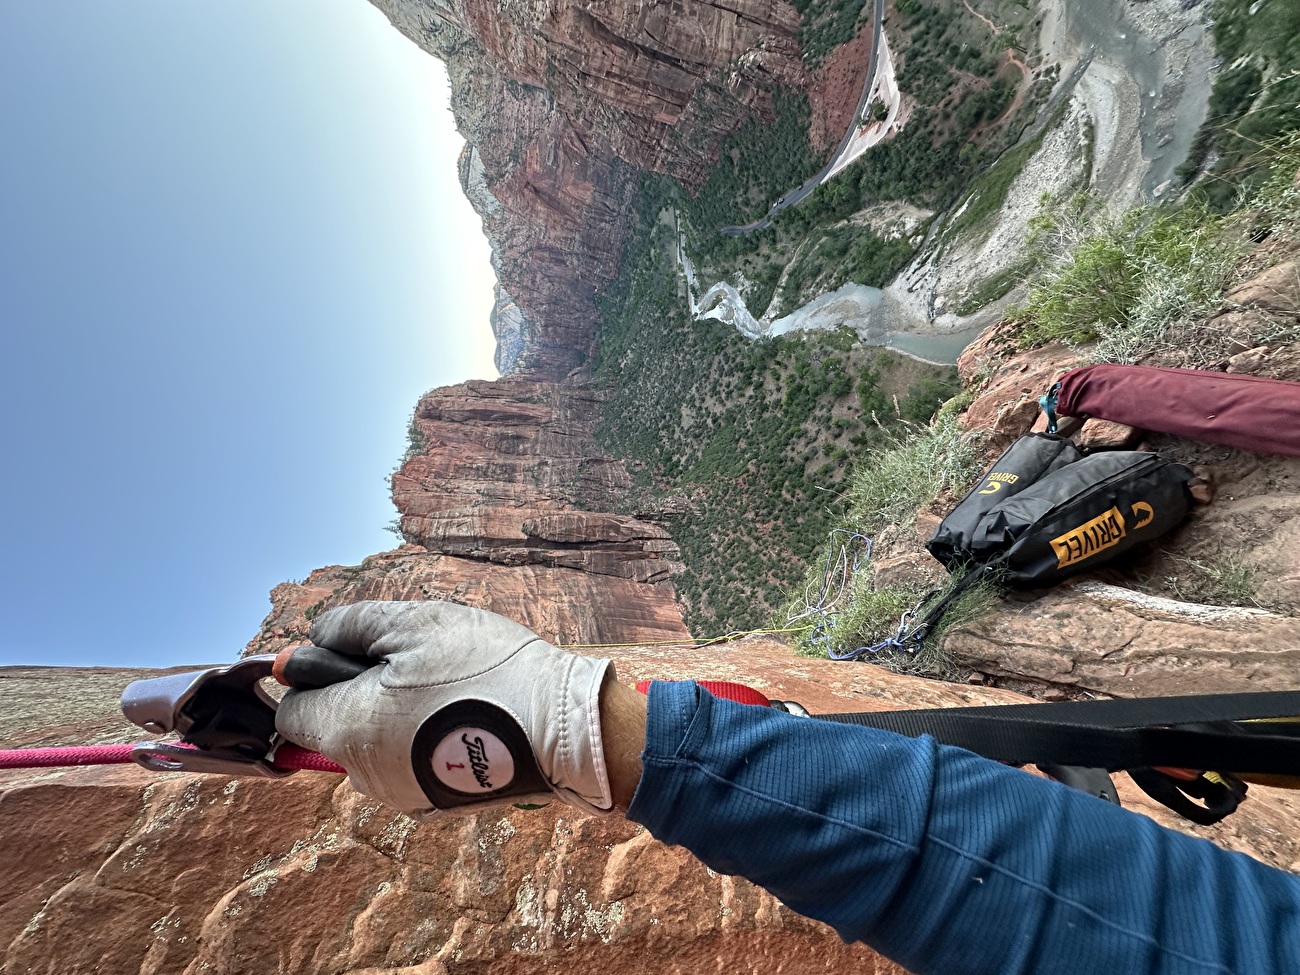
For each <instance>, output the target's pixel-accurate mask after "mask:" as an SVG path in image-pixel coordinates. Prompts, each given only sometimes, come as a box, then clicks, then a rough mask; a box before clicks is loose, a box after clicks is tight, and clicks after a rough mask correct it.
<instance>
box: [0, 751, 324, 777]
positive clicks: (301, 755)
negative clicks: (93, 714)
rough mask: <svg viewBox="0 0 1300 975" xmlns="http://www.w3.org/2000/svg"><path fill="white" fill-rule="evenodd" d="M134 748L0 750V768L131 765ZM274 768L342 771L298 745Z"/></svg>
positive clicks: (282, 755) (278, 759)
mask: <svg viewBox="0 0 1300 975" xmlns="http://www.w3.org/2000/svg"><path fill="white" fill-rule="evenodd" d="M134 747H135V746H134V745H73V746H70V747H67V748H9V749H0V769H6V768H62V767H65V766H71V765H129V764H131V762H132V758H131V749H132V748H134ZM274 765H275V767H276V768H281V769H294V770H297V769H302V770H306V771H309V772H343V773H346V771H347V770H346V769H345V768H343V766H342V765H339V764H337V763H335V762H331V761H330V760H329V759H328V758H326V757H325V756H324V755H322V754H321V753H320V752H313V751H308V750H307V749H306V748H299V747H298V746H297V745H290V744H284V745H281V746H280V748H279V749H278V750H277V751H276V754H275V762H274Z"/></svg>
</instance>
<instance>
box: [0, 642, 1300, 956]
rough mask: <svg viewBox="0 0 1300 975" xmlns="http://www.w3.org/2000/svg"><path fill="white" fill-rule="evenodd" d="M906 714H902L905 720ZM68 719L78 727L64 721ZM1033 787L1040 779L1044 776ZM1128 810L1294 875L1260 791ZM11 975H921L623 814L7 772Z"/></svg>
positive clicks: (802, 686) (815, 680) (842, 700)
mask: <svg viewBox="0 0 1300 975" xmlns="http://www.w3.org/2000/svg"><path fill="white" fill-rule="evenodd" d="M613 655H614V657H615V661H616V663H617V665H618V668H619V672H620V674H621V675H623V677H624V678H625V679H630V678H632V677H648V678H667V679H676V678H682V677H686V676H691V675H706V676H714V677H720V678H723V679H730V680H741V681H745V682H748V683H751V684H753V685H754V686H757V687H760V688H762V689H764V690H766V691H767V692H768V693H769V694H771V695H772V696H775V697H780V698H785V699H793V700H799V701H801V702H802V703H804V704H805V705H807V706H808V707H810V708H812V709H814V710H817V711H843V710H859V709H866V710H870V709H873V708H878V707H882V706H893V707H952V706H960V705H963V704H984V703H989V704H992V703H1000V702H1010V701H1014V700H1018V699H1019V698H1018V697H1017V696H1016V695H1014V694H1011V693H1009V692H1007V691H999V690H995V689H992V688H984V687H974V688H972V687H964V686H960V685H952V684H937V683H933V682H929V681H924V680H920V679H917V678H912V677H903V676H899V675H896V674H892V673H890V672H888V671H886V670H884V669H883V668H880V667H868V666H847V665H843V664H836V663H833V662H831V661H828V660H808V659H801V658H797V657H793V656H791V655H790V653H789V651H788V650H786V649H785V648H783V647H780V646H778V645H776V644H773V643H772V642H770V641H762V640H749V641H746V642H745V643H743V644H737V645H733V646H731V647H729V648H722V649H713V650H709V651H704V652H701V651H695V650H692V651H686V652H683V651H664V650H658V649H654V648H645V649H641V650H618V651H614V654H613ZM82 676H83V675H82V673H81V672H79V671H66V672H62V673H61V674H60V681H59V684H54V682H51V681H49V680H45V679H44V675H43V674H42V673H41V671H40V669H39V668H33V669H31V670H22V669H17V668H15V669H12V670H11V671H10V672H9V673H8V674H6V675H5V677H6V686H7V689H8V691H9V696H8V698H7V702H8V709H9V712H10V713H11V715H12V717H13V719H14V721H13V724H14V726H15V727H21V726H26V727H32V726H33V723H34V722H40V723H44V722H48V721H49V719H50V715H51V710H50V708H51V707H54V708H56V709H57V708H59V707H64V706H66V703H67V698H66V695H65V694H63V693H61V692H60V691H59V690H58V688H59V686H60V685H65V684H66V682H67V681H69V680H80V679H82ZM84 676H85V678H86V679H87V680H89V681H90V686H92V687H97V688H99V692H98V693H92V692H87V693H86V694H84V695H82V696H81V698H80V700H79V702H78V710H77V713H75V714H73V713H65V714H63V715H61V716H60V717H59V718H58V719H57V720H60V721H65V722H67V723H66V724H63V725H61V726H58V727H54V728H48V727H47V728H44V729H43V730H42V731H40V732H39V733H28V734H27V735H26V736H25V737H24V736H23V735H21V734H18V735H17V737H16V738H15V743H35V742H37V741H42V742H59V741H66V740H69V739H72V740H82V741H84V740H87V739H98V740H128V741H129V740H136V739H137V738H138V737H139V734H138V732H136V731H135V730H134V729H131V728H130V727H128V726H126V725H125V723H124V721H123V719H122V718H121V716H120V715H117V714H115V713H114V712H115V700H114V699H115V689H116V687H118V686H120V684H122V683H125V681H126V680H127V679H129V678H131V677H135V676H138V674H134V673H132V674H118V675H116V680H114V676H115V675H113V674H112V673H111V672H109V673H106V672H92V673H88V674H85V675H84ZM886 702H887V703H886ZM56 713H57V712H56ZM1026 774H1028V773H1026ZM1119 787H1120V790H1121V795H1122V796H1123V798H1124V801H1125V804H1126V805H1129V806H1131V807H1132V808H1134V809H1137V810H1139V811H1140V812H1142V813H1144V814H1147V815H1151V816H1152V817H1153V818H1156V819H1158V820H1159V821H1161V822H1164V823H1166V824H1168V825H1172V826H1173V827H1174V828H1176V829H1181V830H1183V831H1185V832H1189V833H1194V834H1196V835H1199V836H1207V837H1210V838H1212V839H1213V840H1214V841H1215V842H1218V843H1220V844H1222V845H1224V846H1227V847H1229V848H1232V849H1237V850H1242V851H1244V852H1247V853H1249V854H1251V855H1253V856H1256V857H1258V858H1260V859H1262V860H1264V861H1265V862H1267V863H1272V864H1275V865H1278V866H1280V867H1283V868H1286V867H1288V866H1292V868H1293V869H1294V866H1293V865H1295V864H1297V860H1298V859H1300V839H1298V838H1297V834H1296V831H1295V830H1294V828H1293V825H1294V823H1295V822H1296V815H1297V813H1298V812H1300V808H1297V807H1298V806H1300V801H1298V800H1297V794H1296V793H1285V792H1280V791H1277V790H1270V789H1264V788H1256V787H1252V789H1251V796H1250V799H1249V800H1247V802H1246V804H1245V806H1244V807H1243V808H1242V810H1241V811H1240V812H1238V813H1237V814H1236V815H1234V816H1232V817H1230V818H1229V819H1228V820H1226V821H1225V822H1224V823H1222V824H1220V825H1218V826H1214V827H1208V828H1202V827H1194V826H1190V825H1189V824H1187V823H1185V822H1182V821H1177V820H1174V819H1173V817H1172V816H1171V815H1170V814H1169V813H1168V812H1167V811H1165V810H1163V808H1161V807H1154V806H1153V805H1152V803H1150V801H1149V800H1146V799H1145V797H1143V796H1142V795H1141V794H1140V793H1139V792H1138V791H1137V790H1136V788H1135V787H1133V786H1132V785H1131V784H1129V783H1128V782H1127V780H1126V779H1124V778H1123V777H1120V782H1119ZM0 836H3V837H4V838H5V849H6V851H7V853H8V857H7V861H6V864H5V869H4V870H3V871H0V970H3V971H4V972H6V973H7V975H26V973H30V972H57V973H60V975H64V973H72V972H91V971H103V972H113V973H117V975H128V973H135V972H139V973H141V975H160V973H186V975H199V973H203V972H207V973H231V975H234V973H249V975H251V973H261V972H268V973H269V972H277V973H281V975H297V973H302V975H307V973H310V975H332V973H344V972H347V973H351V975H376V973H378V972H380V971H385V972H395V973H401V975H477V973H486V972H505V973H542V972H556V971H565V972H568V973H571V975H583V973H587V972H592V973H604V972H619V973H626V975H640V973H645V975H651V973H654V975H660V973H683V975H685V973H690V975H695V973H697V972H737V973H748V972H755V973H756V972H765V973H766V972H786V973H789V975H803V973H813V972H827V971H831V972H858V973H865V975H871V973H876V975H901V970H900V969H898V968H897V967H896V966H894V965H892V964H890V963H888V962H886V961H884V960H883V959H881V958H880V957H879V956H877V955H875V954H874V953H873V952H871V951H869V950H868V949H866V948H864V947H863V946H861V945H845V944H843V943H842V942H841V941H840V940H839V938H837V937H836V936H835V934H834V932H832V931H830V930H829V929H828V928H825V927H823V926H822V925H820V924H817V923H814V922H812V921H808V920H805V919H803V918H800V917H798V916H796V915H794V914H793V913H791V912H790V911H788V910H786V909H785V908H783V907H781V906H780V905H779V904H778V903H777V902H776V901H775V900H774V899H773V898H772V897H771V896H770V895H768V894H766V893H765V892H763V891H761V890H759V889H757V888H755V887H754V886H752V885H751V884H748V883H746V882H745V881H743V880H738V879H735V878H732V877H725V876H720V875H717V874H714V873H712V872H710V871H708V870H706V869H705V868H704V867H703V866H702V865H701V864H699V863H698V862H696V861H695V860H694V859H693V858H692V857H691V856H690V855H689V854H687V853H685V852H684V851H682V850H680V849H669V848H667V847H664V846H662V845H661V844H659V843H656V842H655V841H654V840H652V839H651V838H650V836H649V835H648V834H647V833H645V832H644V831H643V830H641V829H640V828H639V827H637V826H635V825H634V824H631V823H628V822H627V821H625V820H622V819H620V818H617V817H610V818H603V819H602V818H587V817H583V816H580V815H577V814H575V813H574V812H573V811H572V810H570V809H568V808H567V807H564V806H560V805H559V804H554V805H552V806H551V807H549V808H547V809H544V810H540V811H522V810H517V809H506V810H499V811H494V812H488V813H482V814H479V815H477V816H474V817H468V818H460V817H446V818H442V819H436V820H433V821H431V822H428V823H421V824H417V823H415V822H414V821H412V820H410V819H408V818H407V817H405V816H402V815H400V814H398V813H395V812H393V811H391V810H388V809H385V808H384V807H382V806H380V805H379V804H378V803H375V802H373V801H371V800H369V799H367V798H365V797H364V796H361V795H359V794H357V793H355V792H353V791H352V790H351V788H350V787H349V786H348V785H347V784H346V782H345V781H344V780H343V779H342V777H340V776H335V775H323V774H319V773H311V772H301V773H298V774H296V775H294V776H292V777H290V778H288V779H283V780H267V779H232V778H228V777H225V776H216V775H209V776H202V775H192V774H175V773H173V774H167V775H155V774H153V773H149V772H145V771H144V770H143V769H137V768H134V767H120V768H113V769H68V770H64V771H57V772H45V771H35V772H0Z"/></svg>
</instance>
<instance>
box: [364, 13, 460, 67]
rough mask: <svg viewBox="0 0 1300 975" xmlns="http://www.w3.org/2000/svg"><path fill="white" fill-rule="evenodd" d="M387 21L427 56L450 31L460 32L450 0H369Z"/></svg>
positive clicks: (457, 18) (441, 43)
mask: <svg viewBox="0 0 1300 975" xmlns="http://www.w3.org/2000/svg"><path fill="white" fill-rule="evenodd" d="M370 2H371V3H372V4H373V5H374V6H375V7H376V8H377V9H378V10H379V12H380V13H382V14H383V15H384V16H385V17H387V18H388V22H389V23H390V24H392V25H393V26H394V27H396V28H397V29H398V30H399V31H401V32H402V33H403V34H404V35H405V36H407V37H409V38H410V39H411V40H413V41H414V42H415V43H416V44H417V45H418V46H419V47H421V48H423V49H424V50H426V51H429V52H430V53H435V54H436V53H437V51H438V50H439V49H441V48H442V46H443V43H445V42H440V41H439V38H440V37H442V36H445V35H446V34H447V33H448V32H449V31H451V32H456V33H459V31H460V28H461V19H460V13H459V11H457V9H456V5H455V3H454V2H453V0H370Z"/></svg>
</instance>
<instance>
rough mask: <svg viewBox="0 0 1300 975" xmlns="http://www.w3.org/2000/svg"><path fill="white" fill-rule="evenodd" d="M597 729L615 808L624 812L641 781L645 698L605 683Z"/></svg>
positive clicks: (616, 682) (602, 689) (617, 685)
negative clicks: (603, 750)
mask: <svg viewBox="0 0 1300 975" xmlns="http://www.w3.org/2000/svg"><path fill="white" fill-rule="evenodd" d="M600 726H601V738H602V742H603V745H604V749H605V768H606V771H607V772H608V774H609V787H610V792H611V793H612V795H613V799H614V806H615V808H617V809H621V810H623V811H624V812H626V811H627V808H628V806H629V805H631V803H632V796H633V795H635V794H636V788H637V785H638V784H639V783H640V781H641V752H642V751H644V750H645V728H646V697H645V695H644V694H640V693H638V692H637V691H635V690H633V689H632V688H630V687H627V686H626V685H624V684H620V683H619V682H618V681H617V680H614V679H612V678H611V679H608V680H606V681H605V683H604V685H603V686H602V687H601V689H600Z"/></svg>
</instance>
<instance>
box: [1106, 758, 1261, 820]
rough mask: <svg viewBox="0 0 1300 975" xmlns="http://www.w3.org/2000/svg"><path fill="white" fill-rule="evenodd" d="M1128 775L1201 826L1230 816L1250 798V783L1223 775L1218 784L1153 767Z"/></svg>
mask: <svg viewBox="0 0 1300 975" xmlns="http://www.w3.org/2000/svg"><path fill="white" fill-rule="evenodd" d="M1128 776H1129V778H1130V779H1132V780H1133V781H1134V782H1135V783H1136V784H1137V785H1138V787H1139V788H1140V789H1141V790H1142V791H1143V792H1145V793H1146V794H1147V795H1149V796H1150V797H1151V798H1152V799H1154V800H1155V801H1156V802H1159V803H1163V804H1164V805H1166V806H1168V807H1169V808H1170V809H1172V810H1173V811H1174V812H1176V813H1178V815H1180V816H1182V817H1183V818H1184V819H1190V820H1191V821H1192V822H1194V823H1197V824H1198V825H1201V826H1213V825H1214V824H1215V823H1217V822H1218V821H1219V820H1221V819H1223V818H1224V817H1226V816H1230V815H1231V814H1232V813H1234V812H1236V811H1237V807H1238V806H1240V805H1241V803H1242V801H1243V800H1244V799H1245V798H1246V783H1245V782H1242V781H1241V780H1240V779H1238V778H1236V777H1235V776H1232V775H1225V774H1223V773H1219V774H1218V775H1217V776H1216V778H1218V779H1219V781H1217V782H1215V781H1211V780H1209V779H1207V778H1206V777H1205V776H1203V775H1202V776H1198V777H1197V778H1195V779H1192V780H1190V781H1179V780H1177V779H1173V778H1170V777H1169V776H1168V775H1166V774H1165V773H1163V772H1161V771H1160V770H1159V769H1153V768H1132V769H1129V770H1128ZM1192 799H1200V800H1201V801H1202V802H1204V803H1205V805H1203V806H1201V805H1197V804H1196V803H1194V802H1192Z"/></svg>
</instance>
